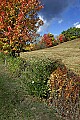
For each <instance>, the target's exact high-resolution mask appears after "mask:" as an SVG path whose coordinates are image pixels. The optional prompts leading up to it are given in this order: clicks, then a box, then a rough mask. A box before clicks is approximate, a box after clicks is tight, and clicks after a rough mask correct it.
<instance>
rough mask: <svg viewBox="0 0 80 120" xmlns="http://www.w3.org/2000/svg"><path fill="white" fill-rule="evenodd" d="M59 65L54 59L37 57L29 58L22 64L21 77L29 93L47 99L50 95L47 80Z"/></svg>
mask: <svg viewBox="0 0 80 120" xmlns="http://www.w3.org/2000/svg"><path fill="white" fill-rule="evenodd" d="M57 65H58V64H57V62H55V61H54V60H51V59H48V58H47V59H44V58H42V59H40V58H36V57H35V58H29V59H28V60H27V61H25V62H24V64H21V66H20V67H21V68H20V69H23V71H22V73H21V78H22V80H23V84H24V86H25V88H26V90H27V91H28V93H29V94H31V95H34V96H38V97H42V98H46V99H47V98H48V97H49V90H48V86H47V81H48V79H49V76H50V74H51V72H52V71H53V70H55V69H56V68H57Z"/></svg>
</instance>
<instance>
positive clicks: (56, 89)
mask: <svg viewBox="0 0 80 120" xmlns="http://www.w3.org/2000/svg"><path fill="white" fill-rule="evenodd" d="M79 83H80V77H79V76H77V75H76V74H74V73H73V72H71V71H68V70H67V68H66V67H65V66H64V65H61V66H59V67H58V68H57V69H56V70H55V71H54V72H53V73H52V74H51V76H50V80H49V87H50V91H51V92H50V100H51V103H52V104H54V105H55V106H56V107H57V109H58V112H59V113H60V114H61V115H62V116H63V117H66V118H67V119H69V120H76V118H79V91H80V84H79Z"/></svg>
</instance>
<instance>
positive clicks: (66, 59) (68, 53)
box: [20, 39, 80, 75]
mask: <svg viewBox="0 0 80 120" xmlns="http://www.w3.org/2000/svg"><path fill="white" fill-rule="evenodd" d="M20 56H21V57H22V58H25V59H27V57H28V56H38V57H42V56H44V57H51V58H54V59H61V60H62V62H63V63H64V64H65V65H66V67H67V68H68V69H70V70H72V71H73V72H75V73H76V74H78V75H80V39H75V40H72V41H68V42H65V43H62V44H60V45H58V46H54V47H51V48H47V49H41V50H36V51H32V52H25V53H21V54H20Z"/></svg>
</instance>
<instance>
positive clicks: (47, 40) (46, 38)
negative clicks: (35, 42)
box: [41, 34, 53, 47]
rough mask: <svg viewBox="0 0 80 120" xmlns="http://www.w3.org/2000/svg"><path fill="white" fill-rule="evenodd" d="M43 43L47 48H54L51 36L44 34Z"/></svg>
mask: <svg viewBox="0 0 80 120" xmlns="http://www.w3.org/2000/svg"><path fill="white" fill-rule="evenodd" d="M41 43H44V44H45V46H46V47H52V46H53V42H52V38H51V37H50V36H49V34H44V35H43V37H42V40H41Z"/></svg>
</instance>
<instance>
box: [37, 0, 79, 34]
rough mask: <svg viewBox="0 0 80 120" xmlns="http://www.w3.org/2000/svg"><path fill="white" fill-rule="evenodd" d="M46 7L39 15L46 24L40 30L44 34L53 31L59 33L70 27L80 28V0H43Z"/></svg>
mask: <svg viewBox="0 0 80 120" xmlns="http://www.w3.org/2000/svg"><path fill="white" fill-rule="evenodd" d="M41 1H42V4H44V8H43V9H42V10H41V11H40V13H39V17H40V18H41V19H42V20H43V21H44V25H43V26H42V27H40V28H39V30H38V32H39V33H40V34H41V35H43V34H45V33H48V32H50V33H52V34H54V35H59V34H60V33H61V32H62V31H63V30H67V29H68V28H70V27H74V26H75V27H79V28H80V0H66V1H65V0H41Z"/></svg>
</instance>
